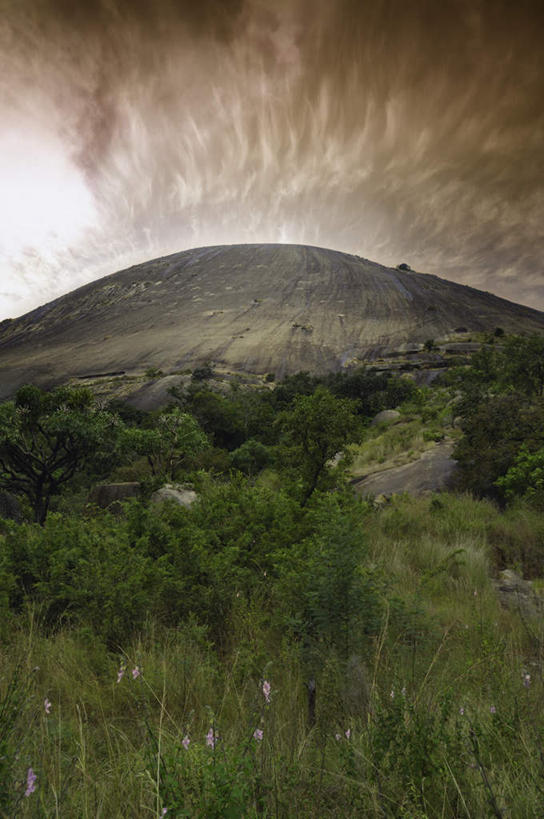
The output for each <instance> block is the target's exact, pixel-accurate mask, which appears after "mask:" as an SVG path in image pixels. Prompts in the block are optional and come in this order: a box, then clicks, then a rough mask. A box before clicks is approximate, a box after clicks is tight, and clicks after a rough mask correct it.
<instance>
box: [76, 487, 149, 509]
mask: <svg viewBox="0 0 544 819" xmlns="http://www.w3.org/2000/svg"><path fill="white" fill-rule="evenodd" d="M140 492H141V487H140V484H139V483H138V481H125V482H123V483H101V484H98V485H97V486H93V488H92V489H91V492H90V494H89V500H88V503H89V504H92V505H93V506H98V507H99V508H100V509H109V510H110V511H116V512H117V511H119V510H120V509H121V503H122V501H125V500H128V499H129V498H139V497H140Z"/></svg>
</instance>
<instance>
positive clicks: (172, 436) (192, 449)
mask: <svg viewBox="0 0 544 819" xmlns="http://www.w3.org/2000/svg"><path fill="white" fill-rule="evenodd" d="M208 446H209V441H208V439H207V437H206V434H205V433H204V432H203V431H202V429H201V428H200V426H199V424H198V421H196V420H195V418H193V417H192V416H191V415H189V413H187V412H183V411H182V410H181V409H179V408H178V407H174V408H173V409H170V410H168V412H164V413H162V415H159V417H158V419H157V422H156V424H155V426H154V427H153V428H150V429H143V428H138V427H131V428H127V429H125V430H124V432H123V436H122V448H123V450H124V451H125V452H126V453H128V454H132V455H139V456H141V457H145V458H146V459H147V462H148V463H149V466H150V468H151V472H152V474H153V475H163V476H165V477H168V478H173V477H174V476H175V472H176V470H177V469H178V468H179V467H180V466H181V464H182V462H183V460H184V458H185V457H186V456H187V455H195V454H197V453H198V452H202V451H203V450H204V449H206V448H207V447H208Z"/></svg>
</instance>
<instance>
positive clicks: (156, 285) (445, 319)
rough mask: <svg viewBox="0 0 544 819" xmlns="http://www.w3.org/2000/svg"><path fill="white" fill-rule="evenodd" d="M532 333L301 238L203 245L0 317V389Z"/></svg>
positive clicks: (438, 289) (311, 363) (462, 297)
mask: <svg viewBox="0 0 544 819" xmlns="http://www.w3.org/2000/svg"><path fill="white" fill-rule="evenodd" d="M497 326H499V327H501V328H503V329H504V331H505V332H512V333H514V332H516V333H517V332H534V331H544V313H542V312H540V311H537V310H532V309H530V308H529V307H523V306H521V305H518V304H514V303H512V302H509V301H506V300H505V299H501V298H498V297H497V296H493V295H491V294H490V293H485V292H482V291H480V290H476V289H474V288H472V287H466V286H464V285H460V284H455V283H453V282H450V281H446V280H444V279H440V278H438V277H437V276H432V275H425V274H421V273H415V272H412V271H409V270H399V269H396V268H395V269H393V268H389V267H384V266H383V265H380V264H376V263H375V262H371V261H368V260H367V259H362V258H360V257H358V256H352V255H349V254H346V253H340V252H338V251H335V250H326V249H323V248H318V247H309V246H305V245H280V244H252V245H226V246H217V247H203V248H197V249H194V250H186V251H183V252H181V253H176V254H174V255H171V256H166V257H164V258H160V259H155V260H153V261H149V262H144V263H143V264H139V265H136V266H134V267H131V268H128V269H127V270H122V271H120V272H118V273H113V274H112V275H110V276H106V277H104V278H101V279H99V280H97V281H93V282H91V283H90V284H87V285H85V286H83V287H80V288H78V289H77V290H74V291H73V292H71V293H68V294H67V295H65V296H62V297H60V298H58V299H56V300H55V301H52V302H50V303H49V304H46V305H44V306H43V307H39V308H38V309H36V310H33V311H32V312H30V313H27V314H26V315H24V316H21V317H20V318H17V319H14V320H7V321H4V322H2V323H1V324H0V398H5V397H6V396H8V395H11V394H12V393H13V391H14V390H15V389H16V388H17V387H18V386H19V385H20V384H22V383H25V382H29V381H34V382H36V383H40V384H43V385H48V384H54V383H58V382H59V381H66V380H67V379H68V378H70V377H83V376H85V375H90V374H100V373H112V372H118V371H124V372H126V373H134V372H138V371H140V372H141V371H145V370H146V369H147V368H149V367H152V366H153V367H160V368H161V369H162V370H163V371H165V372H172V371H175V370H181V369H186V368H191V367H194V366H195V365H197V364H200V363H202V362H204V361H208V360H210V361H214V362H216V364H217V365H218V366H222V367H224V368H225V369H230V370H235V371H241V372H252V373H265V372H276V373H278V374H279V375H282V374H285V373H290V372H295V371H297V370H301V369H307V370H313V371H321V372H323V371H326V370H333V369H338V368H340V367H342V366H345V365H346V363H349V362H354V363H357V362H361V361H365V360H369V359H370V360H372V359H376V358H379V357H381V356H384V355H385V356H387V355H391V354H392V353H394V351H398V350H402V349H405V348H406V345H417V344H420V345H421V344H422V343H423V342H425V341H426V340H428V339H434V338H437V337H444V336H448V334H452V333H455V332H458V333H459V332H461V331H462V330H466V331H468V332H478V331H490V330H494V329H495V328H496V327H497Z"/></svg>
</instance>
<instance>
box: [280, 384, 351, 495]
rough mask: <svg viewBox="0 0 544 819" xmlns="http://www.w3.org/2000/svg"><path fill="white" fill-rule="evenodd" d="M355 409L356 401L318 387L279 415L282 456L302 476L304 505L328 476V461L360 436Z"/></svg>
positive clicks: (296, 399)
mask: <svg viewBox="0 0 544 819" xmlns="http://www.w3.org/2000/svg"><path fill="white" fill-rule="evenodd" d="M356 409H357V403H356V402H355V401H352V400H351V399H349V398H336V397H335V396H334V395H332V393H331V392H329V390H328V389H326V388H325V387H318V388H317V389H316V390H315V392H314V393H313V394H312V395H299V396H298V397H297V398H295V400H294V403H293V408H292V409H290V410H285V411H284V412H282V413H280V414H279V416H278V417H277V419H276V424H277V425H278V427H279V428H280V430H281V432H282V434H283V440H282V442H281V446H280V458H281V460H282V462H283V464H284V465H286V466H290V467H294V468H296V470H297V473H298V474H299V475H300V477H301V478H302V486H303V498H302V503H303V505H305V504H306V503H307V501H308V499H309V498H310V496H311V495H312V493H313V492H314V491H315V489H317V488H318V486H319V485H320V484H321V483H322V482H323V480H324V479H325V477H326V476H327V474H328V472H329V467H328V466H327V464H328V462H329V461H330V460H331V459H332V458H333V457H334V456H335V455H336V454H337V453H338V452H340V451H341V450H342V449H343V447H345V446H346V444H349V443H352V442H353V441H356V440H357V439H358V438H359V437H360V434H361V428H360V423H359V421H358V419H357V416H356Z"/></svg>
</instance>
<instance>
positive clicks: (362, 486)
mask: <svg viewBox="0 0 544 819" xmlns="http://www.w3.org/2000/svg"><path fill="white" fill-rule="evenodd" d="M453 447H454V444H453V442H452V441H441V442H440V443H438V444H436V446H434V447H433V448H432V449H429V450H427V452H424V453H423V455H421V457H420V458H418V460H417V461H412V462H411V463H409V464H404V465H403V466H394V467H391V468H390V469H384V470H383V471H381V472H374V473H373V474H372V475H368V476H367V477H365V478H363V479H362V480H359V481H357V482H356V483H354V488H355V491H356V492H358V493H359V494H361V495H370V496H374V497H376V498H377V497H381V498H382V499H386V498H390V497H391V496H392V495H398V494H401V493H402V492H407V493H408V494H410V495H422V494H424V493H425V492H438V491H440V490H444V489H448V488H449V487H450V486H451V483H452V480H453V476H454V474H455V470H456V466H457V462H456V461H455V460H454V459H453V457H452V452H453Z"/></svg>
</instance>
